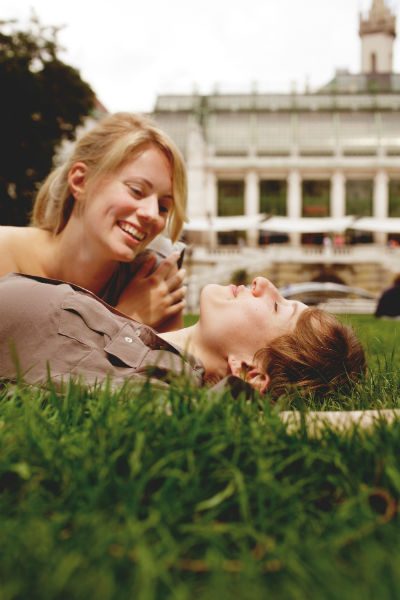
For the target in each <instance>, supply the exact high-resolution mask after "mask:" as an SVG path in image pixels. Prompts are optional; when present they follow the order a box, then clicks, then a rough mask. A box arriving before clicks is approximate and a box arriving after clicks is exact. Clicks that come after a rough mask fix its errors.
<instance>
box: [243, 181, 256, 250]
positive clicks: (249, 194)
mask: <svg viewBox="0 0 400 600" xmlns="http://www.w3.org/2000/svg"><path fill="white" fill-rule="evenodd" d="M259 212H260V188H259V182H258V175H257V173H256V171H249V172H248V173H246V180H245V190H244V213H245V215H246V217H254V216H256V215H258V214H259ZM257 244H258V229H256V228H254V229H249V230H248V231H247V245H248V246H251V247H255V246H257Z"/></svg>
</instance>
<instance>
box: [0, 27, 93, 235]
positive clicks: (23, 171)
mask: <svg viewBox="0 0 400 600" xmlns="http://www.w3.org/2000/svg"><path fill="white" fill-rule="evenodd" d="M58 31H59V28H57V27H43V26H42V25H41V24H40V23H39V21H38V19H37V18H36V17H35V16H32V17H31V21H30V23H29V26H28V28H27V30H25V31H22V30H20V29H18V28H16V25H15V22H14V21H0V90H1V92H0V132H1V134H0V155H1V157H2V159H1V161H0V223H1V224H3V225H25V224H26V223H27V222H28V220H29V213H30V211H31V208H32V201H33V198H34V196H35V193H36V190H37V188H38V186H39V184H40V182H41V181H42V180H43V179H44V178H45V177H46V175H47V174H48V173H49V171H50V170H51V167H52V162H53V156H54V153H55V150H56V148H57V146H58V145H59V144H60V143H61V142H62V141H63V140H72V139H74V136H75V130H76V128H77V126H78V125H80V124H82V122H83V120H84V118H85V117H86V116H88V115H89V114H90V112H91V111H92V110H93V108H94V105H95V95H94V93H93V91H92V89H91V88H90V86H89V85H88V84H87V83H85V82H84V81H83V80H82V79H81V77H80V75H79V72H78V71H77V70H75V69H74V68H72V67H70V66H69V65H67V64H65V63H64V62H62V61H61V60H60V59H59V58H58V53H59V52H60V47H59V45H58V42H57V34H58Z"/></svg>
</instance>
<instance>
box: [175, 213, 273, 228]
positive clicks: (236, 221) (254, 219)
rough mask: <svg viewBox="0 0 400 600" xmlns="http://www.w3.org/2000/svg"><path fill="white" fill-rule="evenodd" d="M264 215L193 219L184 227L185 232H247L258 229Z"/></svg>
mask: <svg viewBox="0 0 400 600" xmlns="http://www.w3.org/2000/svg"><path fill="white" fill-rule="evenodd" d="M263 219H265V215H263V214H259V215H254V216H251V217H249V216H245V215H240V216H237V217H194V218H193V219H190V221H189V223H186V224H185V226H184V230H185V231H247V230H248V229H258V228H259V225H260V222H261V221H262V220H263Z"/></svg>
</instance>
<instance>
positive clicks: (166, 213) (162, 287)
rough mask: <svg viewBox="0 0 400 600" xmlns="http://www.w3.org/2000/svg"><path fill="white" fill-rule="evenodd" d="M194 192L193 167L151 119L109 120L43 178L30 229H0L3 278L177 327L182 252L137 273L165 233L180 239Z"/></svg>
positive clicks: (181, 292) (181, 301) (150, 322)
mask: <svg viewBox="0 0 400 600" xmlns="http://www.w3.org/2000/svg"><path fill="white" fill-rule="evenodd" d="M186 195H187V183H186V170H185V166H184V162H183V159H182V156H181V154H180V152H179V150H178V149H177V147H176V146H175V144H174V143H173V142H172V140H171V139H169V137H168V136H167V135H166V134H165V133H163V132H162V131H161V130H160V129H158V128H157V127H156V126H155V125H154V124H153V123H152V122H151V121H150V120H148V119H147V118H144V117H140V116H137V115H133V114H130V113H117V114H115V115H111V116H108V117H106V118H104V119H103V120H102V121H101V122H100V123H99V124H98V125H97V126H96V127H95V128H93V129H92V130H90V131H89V132H88V133H86V134H85V135H84V136H83V137H82V138H81V139H80V140H79V141H78V142H77V144H76V145H75V148H74V150H73V152H72V154H71V156H70V158H69V159H68V160H67V162H65V164H63V165H62V166H60V167H57V168H55V169H54V170H53V171H52V172H51V173H50V175H49V176H48V177H47V179H46V180H45V181H44V183H43V185H42V187H41V188H40V190H39V192H38V195H37V198H36V201H35V204H34V208H33V216H32V222H31V226H30V227H22V228H18V227H0V276H2V275H5V274H7V273H9V272H17V273H25V274H28V275H35V276H39V277H45V278H51V279H57V280H63V281H67V282H71V283H73V284H76V285H79V286H81V287H82V288H85V289H87V290H89V291H91V292H93V293H94V294H96V295H97V296H99V297H100V298H102V299H104V300H105V301H106V302H107V303H109V304H111V305H113V306H115V307H116V308H117V309H118V310H119V311H121V312H122V313H124V314H126V315H128V316H129V317H131V318H134V319H136V320H138V321H140V322H143V323H146V324H148V325H150V326H152V327H155V328H157V329H159V330H163V329H164V328H165V326H166V324H167V323H168V329H171V326H172V327H174V326H177V325H179V323H180V319H181V314H182V309H183V306H184V303H185V287H184V286H183V285H182V284H183V278H184V270H183V269H178V267H177V261H178V258H179V255H178V254H177V253H173V254H171V256H169V257H168V258H167V259H165V260H164V261H162V262H161V263H160V265H159V266H158V267H157V268H156V269H155V270H154V267H155V258H154V257H151V258H149V259H148V260H147V261H146V262H145V263H144V264H142V266H141V267H140V268H138V270H137V271H136V272H135V271H134V269H133V267H132V263H133V261H134V259H135V257H136V256H137V255H138V254H139V253H140V252H141V251H142V250H143V249H144V248H145V247H146V246H148V244H149V243H150V242H151V241H152V240H153V239H154V238H155V237H156V236H157V235H159V234H160V233H161V232H162V231H164V230H167V231H168V233H169V236H170V238H171V240H172V241H175V240H176V239H177V238H178V236H179V233H180V231H181V229H182V225H183V222H184V219H185V208H186ZM153 270H154V272H153ZM171 324H172V325H171Z"/></svg>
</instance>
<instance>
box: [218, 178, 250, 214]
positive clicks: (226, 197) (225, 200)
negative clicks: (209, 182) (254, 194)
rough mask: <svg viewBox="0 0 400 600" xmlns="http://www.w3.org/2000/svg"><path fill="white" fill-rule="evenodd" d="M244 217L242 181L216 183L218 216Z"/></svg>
mask: <svg viewBox="0 0 400 600" xmlns="http://www.w3.org/2000/svg"><path fill="white" fill-rule="evenodd" d="M235 215H244V181H218V216H219V217H233V216H235Z"/></svg>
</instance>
